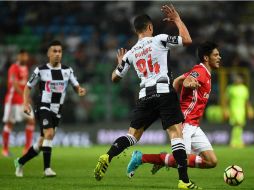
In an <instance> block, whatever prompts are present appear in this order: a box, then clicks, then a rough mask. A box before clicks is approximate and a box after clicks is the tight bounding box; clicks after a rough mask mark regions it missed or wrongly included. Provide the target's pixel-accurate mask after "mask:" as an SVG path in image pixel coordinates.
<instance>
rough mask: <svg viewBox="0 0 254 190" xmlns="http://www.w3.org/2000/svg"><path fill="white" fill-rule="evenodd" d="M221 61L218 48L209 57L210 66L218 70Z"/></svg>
mask: <svg viewBox="0 0 254 190" xmlns="http://www.w3.org/2000/svg"><path fill="white" fill-rule="evenodd" d="M220 60H221V56H220V52H219V50H218V49H217V48H215V49H214V50H213V51H212V53H211V54H210V56H209V65H210V66H211V68H213V69H218V68H219V67H220Z"/></svg>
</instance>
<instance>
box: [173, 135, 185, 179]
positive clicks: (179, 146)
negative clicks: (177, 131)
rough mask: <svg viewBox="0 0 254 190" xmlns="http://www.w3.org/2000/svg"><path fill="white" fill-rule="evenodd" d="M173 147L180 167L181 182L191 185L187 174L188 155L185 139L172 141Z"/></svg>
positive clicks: (178, 167)
mask: <svg viewBox="0 0 254 190" xmlns="http://www.w3.org/2000/svg"><path fill="white" fill-rule="evenodd" d="M171 146H172V152H173V155H174V158H175V160H176V162H177V165H178V166H177V169H178V174H179V180H182V181H183V182H184V183H189V177H188V174H187V155H186V151H185V146H184V142H183V139H181V138H174V139H171Z"/></svg>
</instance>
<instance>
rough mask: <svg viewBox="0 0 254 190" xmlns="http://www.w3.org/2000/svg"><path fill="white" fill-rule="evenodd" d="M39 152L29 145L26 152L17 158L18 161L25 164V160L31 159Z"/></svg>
mask: <svg viewBox="0 0 254 190" xmlns="http://www.w3.org/2000/svg"><path fill="white" fill-rule="evenodd" d="M38 154H39V152H37V151H35V150H34V148H33V146H31V147H30V148H29V150H28V151H27V153H26V154H25V155H24V156H22V157H21V158H20V159H19V161H18V162H19V163H20V164H22V165H25V163H26V162H28V161H29V160H31V159H32V158H34V157H35V156H37V155H38Z"/></svg>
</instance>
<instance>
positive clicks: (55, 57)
mask: <svg viewBox="0 0 254 190" xmlns="http://www.w3.org/2000/svg"><path fill="white" fill-rule="evenodd" d="M48 57H49V62H50V63H51V64H52V65H53V66H57V65H58V64H59V63H60V62H61V59H62V47H61V46H51V47H50V48H49V51H48Z"/></svg>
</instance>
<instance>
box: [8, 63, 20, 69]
mask: <svg viewBox="0 0 254 190" xmlns="http://www.w3.org/2000/svg"><path fill="white" fill-rule="evenodd" d="M18 68H19V65H18V64H17V63H12V64H11V66H10V67H9V70H13V69H18Z"/></svg>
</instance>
